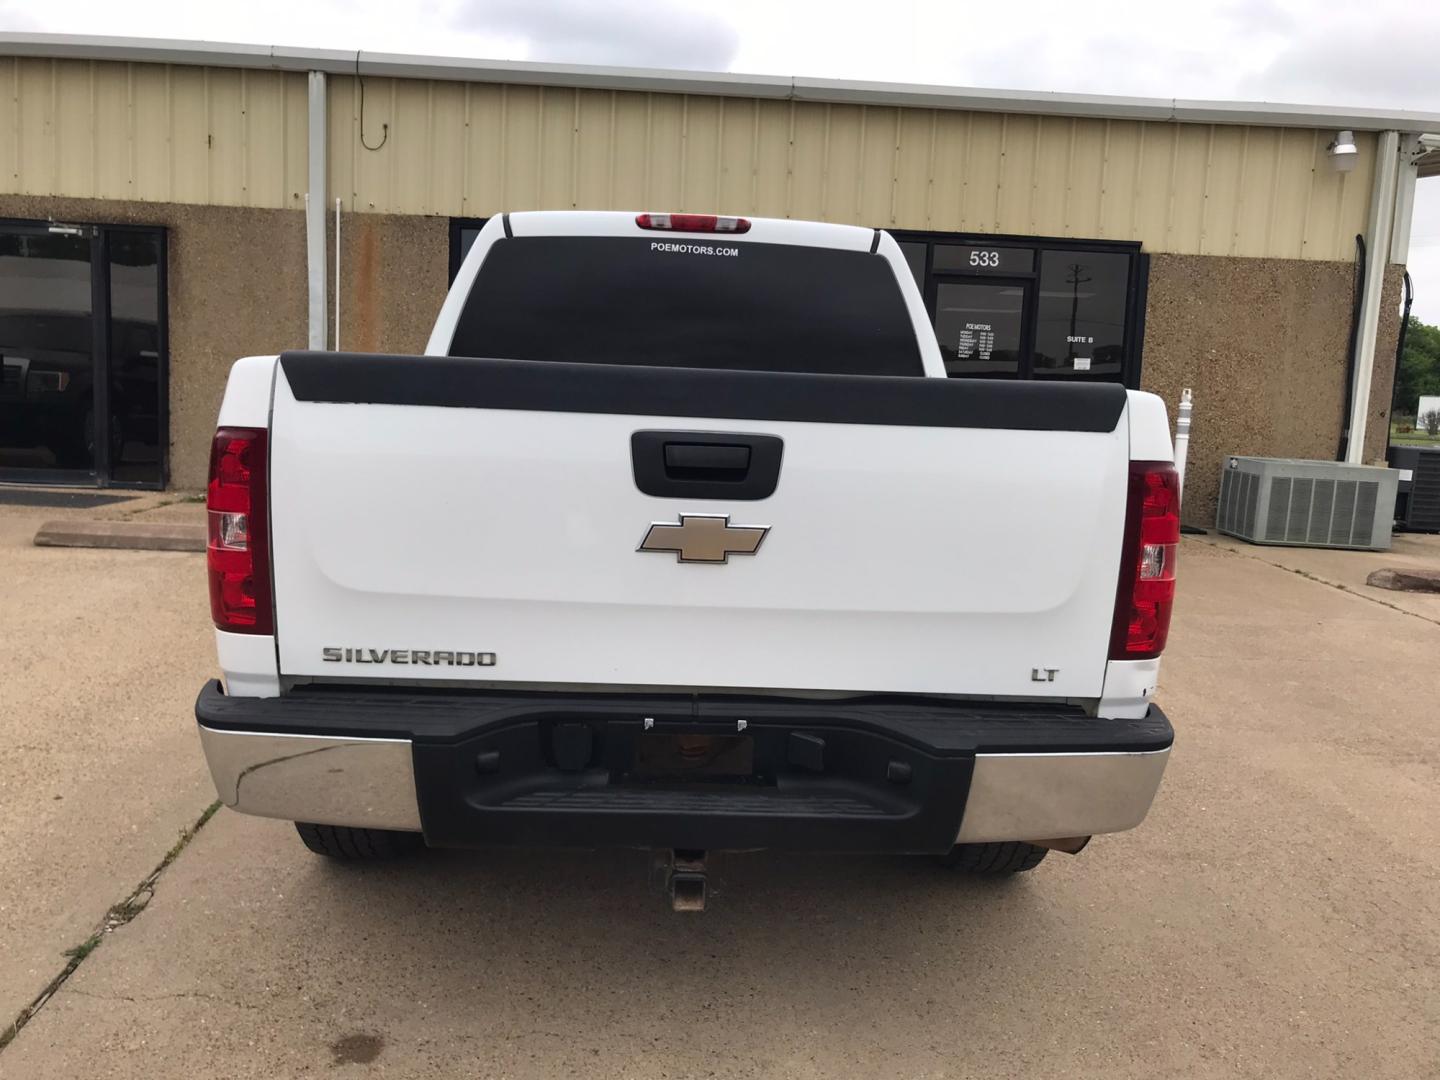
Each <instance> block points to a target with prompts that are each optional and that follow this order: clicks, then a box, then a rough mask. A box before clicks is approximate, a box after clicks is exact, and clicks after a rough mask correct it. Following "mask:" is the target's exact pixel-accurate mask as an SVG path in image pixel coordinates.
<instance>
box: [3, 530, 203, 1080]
mask: <svg viewBox="0 0 1440 1080" xmlns="http://www.w3.org/2000/svg"><path fill="white" fill-rule="evenodd" d="M107 509H108V508H107ZM56 514H57V511H56V510H54V509H35V508H23V509H20V508H0V642H3V643H4V654H5V655H4V660H3V666H0V747H3V750H0V807H3V812H0V958H3V963H0V1032H3V1030H4V1028H5V1027H6V1026H8V1025H9V1023H10V1021H11V1019H12V1018H13V1017H15V1016H16V1015H17V1014H18V1013H19V1012H20V1010H21V1009H22V1008H23V1007H24V1006H25V1005H27V1004H28V1003H29V1002H30V1001H31V1000H32V999H33V998H34V997H35V995H36V994H38V993H39V992H40V991H41V990H42V989H43V988H44V987H45V985H46V984H47V983H48V982H49V981H50V980H51V979H52V978H53V977H54V976H55V974H56V973H57V971H58V970H59V969H60V967H61V966H62V965H63V963H64V960H63V958H62V957H61V953H62V951H63V950H65V949H68V948H72V947H75V946H78V945H80V944H81V943H83V942H84V941H85V940H86V939H87V937H89V935H90V934H91V932H92V931H93V930H94V928H95V927H96V925H97V924H98V923H99V922H100V920H101V919H102V918H103V917H104V915H105V913H106V911H107V909H108V908H109V907H110V905H112V904H114V903H116V902H118V901H120V900H122V899H124V898H125V897H126V896H128V895H129V893H130V892H131V890H133V889H134V887H135V886H136V884H137V883H138V882H140V880H141V879H143V878H144V877H145V876H146V875H147V874H148V873H149V872H150V871H151V870H152V869H153V868H154V867H155V865H156V864H157V863H158V862H159V861H160V859H161V858H162V857H163V856H164V854H165V852H166V850H167V849H168V848H169V847H170V846H171V844H172V843H174V841H175V838H176V836H177V835H178V834H179V832H180V830H181V829H182V828H184V827H186V826H187V825H190V824H192V823H194V821H195V820H196V819H197V817H198V816H199V814H200V813H201V812H202V811H203V810H204V808H205V807H206V805H207V804H208V803H210V802H211V801H212V800H213V799H214V791H213V789H212V788H211V787H210V781H209V774H208V772H207V771H206V769H205V763H204V759H203V757H202V756H201V754H200V751H199V748H198V747H197V746H196V745H195V737H194V732H193V721H192V720H191V719H190V716H191V712H190V710H191V706H192V705H193V702H194V698H195V692H196V689H197V687H198V686H199V684H200V682H201V681H202V680H204V679H205V678H208V677H210V676H211V675H212V673H213V672H214V669H215V661H214V656H213V646H212V644H211V636H210V630H209V628H208V626H207V621H206V618H205V613H206V610H207V607H208V600H207V599H206V589H205V577H204V566H205V563H204V556H201V555H183V554H175V553H169V552H106V551H78V550H62V549H56V548H36V547H33V546H31V537H32V536H33V535H34V533H35V529H36V526H37V525H38V524H39V522H40V521H41V520H43V519H45V518H49V517H53V516H56ZM5 1068H6V1063H5V1062H4V1060H3V1057H0V1071H3V1070H5Z"/></svg>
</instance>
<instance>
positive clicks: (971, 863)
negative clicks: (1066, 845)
mask: <svg viewBox="0 0 1440 1080" xmlns="http://www.w3.org/2000/svg"><path fill="white" fill-rule="evenodd" d="M1047 854H1048V850H1047V849H1046V848H1043V847H1036V846H1035V845H1034V844H1027V843H1025V842H1024V841H1022V840H1009V841H1005V842H1003V843H994V844H956V845H955V846H954V847H953V848H951V849H950V851H949V853H948V854H945V855H942V856H940V861H941V862H942V863H944V864H945V865H946V866H953V867H954V868H955V869H956V870H960V871H962V872H964V873H967V874H984V875H985V876H987V877H998V876H999V875H1001V874H1019V873H1022V872H1024V871H1026V870H1034V869H1035V867H1037V866H1039V865H1040V860H1041V859H1043V858H1045V856H1046V855H1047Z"/></svg>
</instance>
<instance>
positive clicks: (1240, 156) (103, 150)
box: [0, 58, 1375, 261]
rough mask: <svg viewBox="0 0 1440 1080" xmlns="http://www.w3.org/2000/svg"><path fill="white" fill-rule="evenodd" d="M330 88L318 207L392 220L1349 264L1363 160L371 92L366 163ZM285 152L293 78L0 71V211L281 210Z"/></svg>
mask: <svg viewBox="0 0 1440 1080" xmlns="http://www.w3.org/2000/svg"><path fill="white" fill-rule="evenodd" d="M329 86H330V130H329V133H328V137H329V147H330V186H331V196H332V198H333V197H334V196H337V195H338V196H339V197H341V198H342V199H343V200H344V203H345V206H346V208H347V209H353V210H357V211H360V212H367V211H368V212H377V213H393V214H440V215H459V216H485V215H488V214H492V213H494V212H496V211H499V210H504V209H509V210H523V209H532V208H552V209H553V208H568V207H585V208H617V209H634V208H647V207H648V208H656V209H670V210H721V211H728V212H734V213H747V214H756V215H767V216H778V217H784V216H790V217H801V218H818V219H820V220H827V221H841V222H851V223H856V224H863V225H880V226H894V227H896V228H908V229H934V230H937V231H956V232H999V233H1018V234H1030V235H1051V236H1075V237H1087V238H1100V239H1133V240H1140V241H1143V242H1144V244H1145V246H1146V248H1147V249H1148V250H1150V251H1157V252H1174V253H1179V254H1206V255H1244V256H1270V257H1277V258H1304V259H1331V260H1344V261H1349V260H1350V259H1351V258H1352V256H1353V248H1354V239H1353V238H1354V235H1355V234H1356V233H1357V232H1362V231H1363V230H1364V225H1365V214H1366V209H1367V205H1368V199H1369V188H1370V179H1371V171H1372V169H1373V154H1374V147H1375V139H1374V136H1373V135H1369V134H1365V133H1357V141H1358V144H1359V146H1360V150H1361V154H1360V165H1359V167H1357V169H1356V170H1355V171H1354V172H1353V173H1351V174H1349V175H1348V176H1345V175H1342V174H1339V173H1336V172H1334V171H1333V170H1332V169H1331V168H1330V167H1329V163H1328V161H1327V160H1326V155H1325V144H1326V143H1327V142H1328V141H1329V139H1330V137H1331V135H1332V133H1331V132H1329V131H1318V130H1310V129H1298V128H1295V129H1287V128H1270V127H1243V126H1233V125H1213V126H1212V125H1202V124H1176V123H1154V122H1152V123H1143V122H1138V121H1130V120H1088V119H1078V120H1072V119H1066V118H1046V117H1035V116H1023V115H1015V114H998V113H984V112H959V111H950V110H931V109H917V108H901V107H880V106H860V105H826V104H817V103H812V102H803V103H802V102H792V101H781V100H755V99H744V98H721V97H710V96H698V95H691V96H682V95H672V94H651V93H631V92H623V91H609V90H572V89H562V88H543V87H534V86H502V85H495V84H482V83H462V82H444V81H422V80H396V79H381V78H367V79H366V80H365V110H364V111H365V117H364V120H365V125H364V127H365V130H364V135H365V141H366V142H367V143H368V144H369V145H371V146H375V145H377V144H379V143H380V142H381V140H382V138H383V139H384V143H383V145H382V146H381V147H380V149H378V150H375V151H370V150H367V149H365V148H364V147H363V146H362V145H361V139H360V88H359V84H358V83H357V81H356V80H355V79H354V78H350V77H344V76H334V75H332V76H330V78H329ZM11 91H13V92H11ZM6 98H9V99H10V100H9V101H8V102H7V101H5V99H6ZM387 124H388V125H389V131H388V136H385V135H382V132H383V131H384V125H387ZM305 130H306V129H305V77H304V75H303V74H298V73H280V72H273V71H254V70H249V71H242V70H237V69H224V68H198V67H179V66H173V67H172V66H166V65H158V64H118V63H107V62H100V61H96V62H91V61H66V60H60V61H54V60H30V59H26V60H16V59H9V58H0V191H4V192H9V193H15V194H29V195H58V196H74V197H83V198H110V199H137V200H142V201H155V202H180V203H212V204H218V205H229V206H263V207H298V206H299V205H301V204H302V201H303V192H304V190H305V167H306V166H305Z"/></svg>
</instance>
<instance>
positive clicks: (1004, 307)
mask: <svg viewBox="0 0 1440 1080" xmlns="http://www.w3.org/2000/svg"><path fill="white" fill-rule="evenodd" d="M1024 315H1025V289H1024V286H1021V285H1005V284H999V283H995V284H991V283H989V282H983V283H975V282H948V281H947V282H942V283H941V284H940V285H939V286H938V288H937V290H936V297H935V333H936V335H937V336H938V337H939V338H940V350H941V353H942V354H943V355H944V357H945V370H946V371H947V372H949V373H950V374H951V375H989V376H997V375H1015V374H1017V373H1018V372H1019V370H1020V357H1021V346H1022V344H1023V342H1024V336H1025V330H1024Z"/></svg>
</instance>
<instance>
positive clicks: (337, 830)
mask: <svg viewBox="0 0 1440 1080" xmlns="http://www.w3.org/2000/svg"><path fill="white" fill-rule="evenodd" d="M295 831H296V832H298V833H299V834H300V839H301V840H302V841H304V843H305V846H306V847H307V848H309V849H310V850H311V851H313V852H315V854H316V855H324V856H326V857H327V858H331V859H346V860H350V861H355V862H359V861H368V862H377V861H380V860H383V859H398V858H400V856H402V855H408V854H410V852H412V851H414V850H416V849H417V848H419V847H423V846H424V843H425V841H424V838H422V837H421V835H420V834H419V833H413V832H393V831H391V830H389V829H352V828H350V827H349V826H347V825H312V824H311V823H310V822H308V821H297V822H295Z"/></svg>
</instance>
